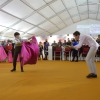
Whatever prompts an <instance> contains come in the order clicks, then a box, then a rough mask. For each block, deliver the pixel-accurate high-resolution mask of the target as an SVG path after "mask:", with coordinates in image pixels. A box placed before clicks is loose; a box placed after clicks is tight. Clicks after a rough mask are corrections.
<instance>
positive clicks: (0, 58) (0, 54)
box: [0, 46, 7, 61]
mask: <svg viewBox="0 0 100 100" xmlns="http://www.w3.org/2000/svg"><path fill="white" fill-rule="evenodd" d="M6 57H7V54H6V52H5V50H4V48H3V47H2V46H0V61H3V60H4V59H6Z"/></svg>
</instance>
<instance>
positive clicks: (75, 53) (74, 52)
mask: <svg viewBox="0 0 100 100" xmlns="http://www.w3.org/2000/svg"><path fill="white" fill-rule="evenodd" d="M75 57H76V60H77V61H78V50H75V49H73V59H72V60H73V61H74V59H75Z"/></svg>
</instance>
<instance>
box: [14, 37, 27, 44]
mask: <svg viewBox="0 0 100 100" xmlns="http://www.w3.org/2000/svg"><path fill="white" fill-rule="evenodd" d="M22 41H27V39H21V38H19V39H18V38H15V39H14V43H15V44H18V43H19V42H22Z"/></svg>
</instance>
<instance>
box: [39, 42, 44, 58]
mask: <svg viewBox="0 0 100 100" xmlns="http://www.w3.org/2000/svg"><path fill="white" fill-rule="evenodd" d="M39 49H40V53H39V58H41V56H42V59H43V45H42V42H40V43H39Z"/></svg>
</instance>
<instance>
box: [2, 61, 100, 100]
mask: <svg viewBox="0 0 100 100" xmlns="http://www.w3.org/2000/svg"><path fill="white" fill-rule="evenodd" d="M96 65H97V70H98V78H97V79H87V78H86V77H85V76H86V75H87V74H88V73H89V71H88V67H87V65H86V63H85V62H84V61H81V62H78V63H77V62H69V61H41V60H40V61H38V63H37V64H36V65H26V66H24V70H25V72H24V73H22V72H20V67H19V64H18V65H17V71H16V72H13V73H11V72H10V70H11V69H12V64H11V63H0V100H100V62H97V63H96Z"/></svg>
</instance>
